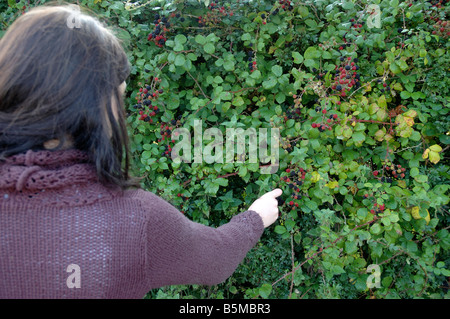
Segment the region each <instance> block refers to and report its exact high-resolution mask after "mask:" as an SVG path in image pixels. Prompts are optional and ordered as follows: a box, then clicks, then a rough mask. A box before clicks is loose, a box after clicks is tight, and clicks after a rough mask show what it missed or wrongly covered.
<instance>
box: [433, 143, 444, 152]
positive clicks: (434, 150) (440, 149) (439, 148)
mask: <svg viewBox="0 0 450 319" xmlns="http://www.w3.org/2000/svg"><path fill="white" fill-rule="evenodd" d="M430 150H431V151H433V152H436V153H439V152H441V151H442V147H440V146H439V145H437V144H434V145H432V146H430Z"/></svg>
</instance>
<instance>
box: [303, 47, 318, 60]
mask: <svg viewBox="0 0 450 319" xmlns="http://www.w3.org/2000/svg"><path fill="white" fill-rule="evenodd" d="M303 56H304V57H305V59H311V60H313V59H318V58H320V51H318V50H317V49H316V48H315V47H309V48H307V49H306V51H305V52H304V53H303Z"/></svg>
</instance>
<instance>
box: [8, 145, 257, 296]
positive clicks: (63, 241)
mask: <svg viewBox="0 0 450 319" xmlns="http://www.w3.org/2000/svg"><path fill="white" fill-rule="evenodd" d="M263 229H264V227H263V222H262V219H261V218H260V216H259V215H258V214H257V213H256V212H254V211H245V212H242V213H240V214H238V215H236V216H234V217H233V218H232V219H231V220H230V221H229V222H228V223H227V224H224V225H222V226H220V227H217V228H214V227H207V226H205V225H202V224H199V223H195V222H192V221H190V220H189V219H188V218H187V217H185V216H184V215H183V214H182V213H181V212H179V211H178V210H177V209H176V208H175V207H174V206H172V205H171V204H170V203H168V202H167V201H165V200H163V199H161V198H160V197H158V196H157V195H155V194H153V193H151V192H148V191H144V190H141V189H133V190H126V191H124V192H120V191H119V190H118V189H115V188H107V187H104V186H103V185H102V184H101V183H100V182H99V180H98V178H97V174H96V171H95V167H94V166H93V165H92V164H91V163H89V161H88V156H87V154H86V153H84V152H82V151H79V150H74V149H72V150H65V151H32V150H29V151H28V152H26V153H23V154H18V155H15V156H11V157H9V158H7V160H6V161H3V162H0V298H3V299H4V298H115V299H117V298H142V297H144V295H145V294H146V293H147V292H148V291H149V290H151V289H153V288H158V287H162V286H166V285H181V284H204V285H213V284H217V283H220V282H223V281H224V280H225V279H227V278H228V277H229V276H231V274H232V273H233V272H234V271H235V270H236V268H237V266H238V265H239V263H240V262H241V261H242V260H243V259H244V257H245V255H246V254H247V252H248V251H249V250H250V249H251V248H252V247H253V246H254V245H255V244H256V243H257V241H258V240H259V238H260V236H261V235H262V233H263Z"/></svg>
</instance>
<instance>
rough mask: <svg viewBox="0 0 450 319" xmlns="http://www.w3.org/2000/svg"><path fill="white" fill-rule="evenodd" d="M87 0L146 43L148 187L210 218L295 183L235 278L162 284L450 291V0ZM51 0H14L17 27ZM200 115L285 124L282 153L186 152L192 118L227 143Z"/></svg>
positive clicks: (288, 293) (138, 129) (220, 290)
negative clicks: (177, 150)
mask: <svg viewBox="0 0 450 319" xmlns="http://www.w3.org/2000/svg"><path fill="white" fill-rule="evenodd" d="M37 2H38V3H43V2H44V1H37ZM79 2H80V4H82V5H84V6H86V7H88V8H90V9H91V10H92V11H93V12H95V13H96V14H98V15H99V17H101V18H102V19H104V20H105V21H106V22H107V23H108V25H110V26H113V27H115V28H116V30H117V34H118V35H119V37H120V38H121V39H123V41H124V46H125V48H126V50H127V52H128V54H129V59H130V62H131V64H132V74H131V76H130V78H129V80H128V89H127V107H128V109H127V115H128V123H129V133H130V137H131V140H132V142H133V149H132V152H133V157H134V165H133V168H134V174H135V175H139V176H145V179H144V181H143V187H144V188H145V189H148V190H150V191H153V192H155V193H157V194H158V195H160V196H161V197H163V198H165V199H166V200H168V201H169V202H171V203H172V204H173V205H174V206H176V207H178V208H179V209H180V211H182V213H184V214H186V215H187V216H189V218H191V219H193V220H195V221H197V222H200V223H204V224H206V225H211V226H219V225H221V224H223V223H225V222H227V221H228V220H229V219H230V218H231V217H232V216H233V215H235V214H237V213H239V212H241V211H244V210H245V209H246V208H247V207H248V206H249V205H250V204H251V203H252V202H253V201H254V200H255V199H256V198H258V197H259V196H260V195H262V194H263V193H265V192H266V191H269V190H271V189H273V188H275V187H280V188H282V189H283V191H284V194H283V199H282V200H281V201H280V210H281V212H282V215H281V218H280V219H279V221H277V222H276V224H275V225H273V226H272V227H270V228H268V229H267V230H265V233H264V235H263V237H262V239H261V241H260V242H259V243H258V244H257V246H256V247H255V248H254V249H252V250H251V251H250V252H249V254H248V255H247V257H246V259H245V260H244V261H243V262H242V264H241V265H240V266H239V267H238V269H237V271H236V272H235V274H234V275H233V276H232V277H231V278H229V279H228V280H227V281H226V282H224V283H223V284H220V285H217V286H214V287H210V288H208V287H202V286H176V287H165V288H162V289H157V290H154V291H150V292H149V294H148V295H147V297H148V298H259V297H261V298H444V297H446V298H448V297H449V296H450V295H449V292H448V285H449V277H450V271H449V264H450V258H449V248H450V236H449V231H448V227H449V226H448V225H449V219H450V218H449V217H450V216H449V208H448V202H449V197H448V190H449V187H450V186H449V185H450V179H449V177H450V168H449V157H448V155H446V151H448V149H449V145H450V135H449V134H450V132H449V119H450V115H449V87H450V83H449V80H448V77H449V65H450V64H449V62H450V54H449V41H448V39H449V36H450V22H449V21H448V20H447V19H448V9H449V6H450V4H449V3H448V1H398V0H391V1H386V0H383V1H376V0H374V1H365V0H353V1H350V0H348V1H344V0H343V1H334V0H333V1H329V0H319V1H310V0H304V1H302V2H298V1H287V0H280V1H274V0H272V1H238V0H235V1H216V2H213V1H208V0H206V1H164V0H163V1H145V0H142V1H137V2H125V1H112V0H104V1H101V0H82V1H79ZM34 5H35V4H30V3H29V1H24V0H21V1H17V2H16V1H11V0H10V1H8V3H6V2H5V1H4V2H2V3H1V4H0V9H1V10H0V11H1V12H2V13H1V16H0V18H1V19H2V20H1V22H2V28H3V29H5V28H6V27H7V26H8V25H9V24H10V23H11V22H12V21H13V20H14V19H15V18H16V17H17V16H18V15H19V14H21V12H22V11H24V10H27V9H28V8H29V7H30V6H34ZM0 35H1V34H0ZM194 120H202V123H201V125H202V129H203V132H205V131H206V129H208V128H217V129H219V130H220V131H221V132H222V133H223V135H224V136H225V135H226V134H225V133H226V129H227V128H238V127H240V128H243V129H248V128H254V129H256V131H258V130H259V129H261V128H267V129H273V128H278V129H279V132H280V135H281V136H280V144H279V153H278V154H279V167H277V170H276V172H274V173H272V174H269V173H267V172H262V171H261V169H260V168H261V167H263V166H264V165H266V164H268V162H267V161H265V162H264V161H261V160H259V161H258V162H257V163H251V162H250V161H249V158H250V154H247V156H246V158H245V160H244V161H241V162H239V161H234V162H232V163H227V162H226V161H223V162H220V161H217V160H216V161H213V162H210V163H207V162H206V161H205V160H203V161H200V162H199V163H193V162H189V163H185V162H181V163H176V162H174V161H173V160H172V158H171V151H172V149H173V148H174V147H175V146H176V143H177V140H176V139H177V138H178V137H177V136H174V135H176V134H172V133H173V132H174V130H175V129H177V128H181V127H184V128H187V129H188V130H189V131H190V132H191V134H192V136H193V141H192V145H194V142H197V143H200V144H201V145H203V147H208V145H209V144H210V143H211V140H209V139H208V137H207V136H204V137H203V140H198V139H196V137H195V135H194V131H193V126H194ZM268 131H270V130H268ZM274 141H275V140H272V139H270V140H269V144H270V145H272V143H273V142H274ZM209 147H210V146H209ZM223 152H225V149H224V150H223ZM216 155H217V154H216ZM220 155H221V154H219V158H221V156H220ZM272 155H273V154H272ZM223 158H225V155H224V156H223Z"/></svg>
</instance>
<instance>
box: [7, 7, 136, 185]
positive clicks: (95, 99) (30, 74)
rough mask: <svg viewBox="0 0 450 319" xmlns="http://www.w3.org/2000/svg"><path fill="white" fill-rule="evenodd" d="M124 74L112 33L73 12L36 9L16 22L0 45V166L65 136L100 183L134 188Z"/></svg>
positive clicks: (121, 52) (119, 49) (73, 9)
mask: <svg viewBox="0 0 450 319" xmlns="http://www.w3.org/2000/svg"><path fill="white" fill-rule="evenodd" d="M129 71H130V65H129V61H128V59H127V56H126V54H125V52H124V50H123V48H122V46H121V43H120V41H119V40H118V39H117V38H116V36H115V35H114V33H113V32H112V31H111V30H110V29H108V28H107V27H106V26H104V25H103V24H102V23H101V22H100V21H99V20H98V19H97V18H95V17H94V16H91V15H88V14H85V13H82V12H81V11H80V8H79V7H78V6H73V5H64V6H54V5H52V6H41V7H36V8H34V9H32V10H30V11H29V12H28V13H26V14H24V15H22V16H21V17H19V18H18V19H17V20H16V21H15V22H14V23H13V24H12V25H11V26H10V27H9V29H8V30H7V32H6V33H5V34H4V36H3V38H2V39H0V160H1V159H5V158H6V157H9V156H12V155H15V154H18V153H22V152H25V151H27V150H29V149H32V150H41V149H44V147H43V145H44V143H45V142H46V141H48V140H52V139H58V140H59V141H60V143H59V146H58V147H57V148H56V149H61V148H62V147H63V145H64V143H65V142H66V140H67V138H68V137H69V138H70V139H71V140H72V142H73V147H74V148H76V149H79V150H83V151H86V152H87V153H88V154H89V156H90V160H91V161H92V163H93V164H95V166H96V169H97V175H98V177H99V180H100V181H101V182H102V183H104V184H105V185H111V184H112V185H117V186H120V187H121V188H122V189H125V188H127V187H130V186H135V187H139V186H138V184H139V183H138V181H137V179H135V178H132V177H130V176H129V173H128V170H129V145H128V144H129V140H128V134H127V128H126V122H125V109H124V102H123V97H122V96H121V93H120V92H119V86H120V84H121V83H123V82H124V81H125V80H126V78H127V77H128V75H129ZM114 106H115V107H116V109H114ZM115 113H116V114H115ZM115 115H116V116H115ZM116 117H117V118H116Z"/></svg>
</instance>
